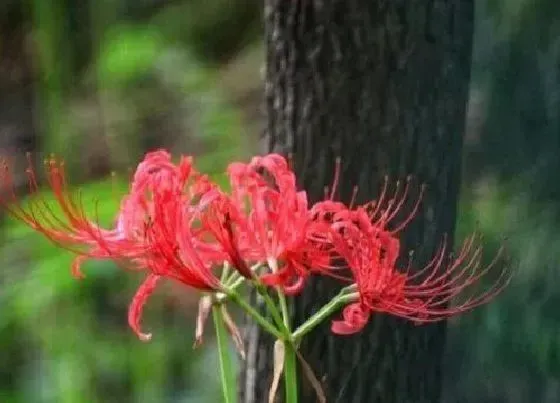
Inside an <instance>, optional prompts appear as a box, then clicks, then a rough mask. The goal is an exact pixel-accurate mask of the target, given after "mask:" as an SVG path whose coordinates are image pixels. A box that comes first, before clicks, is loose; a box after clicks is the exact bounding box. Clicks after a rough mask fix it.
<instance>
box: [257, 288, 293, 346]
mask: <svg viewBox="0 0 560 403" xmlns="http://www.w3.org/2000/svg"><path fill="white" fill-rule="evenodd" d="M257 281H258V280H257ZM255 289H256V290H257V292H258V293H259V295H260V296H261V297H263V300H264V303H265V305H266V308H267V309H268V312H269V313H270V315H271V316H272V319H273V320H274V322H276V325H277V326H278V327H280V328H281V330H282V331H283V332H284V333H285V336H286V337H287V336H289V335H290V333H291V332H290V328H289V323H288V326H286V317H287V316H285V315H284V312H283V311H282V312H281V311H279V310H278V308H277V307H276V304H275V303H274V301H273V300H272V298H270V295H268V291H267V290H266V288H265V287H264V286H263V285H262V284H260V283H258V282H255ZM284 302H285V301H284ZM286 313H287V309H286Z"/></svg>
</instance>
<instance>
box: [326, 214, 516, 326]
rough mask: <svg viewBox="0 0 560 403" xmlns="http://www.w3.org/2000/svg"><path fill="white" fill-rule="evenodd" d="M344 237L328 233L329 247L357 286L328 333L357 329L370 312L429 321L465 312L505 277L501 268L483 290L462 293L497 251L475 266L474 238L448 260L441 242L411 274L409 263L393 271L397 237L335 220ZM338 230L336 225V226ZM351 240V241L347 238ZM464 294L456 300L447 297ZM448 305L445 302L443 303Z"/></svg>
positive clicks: (504, 282)
mask: <svg viewBox="0 0 560 403" xmlns="http://www.w3.org/2000/svg"><path fill="white" fill-rule="evenodd" d="M340 226H341V227H345V228H343V230H344V233H345V234H346V236H347V237H343V236H342V235H340V234H339V232H338V231H335V233H334V240H335V243H336V245H335V247H336V249H337V251H338V252H339V253H340V255H341V256H342V257H343V258H344V260H345V261H346V262H347V264H348V266H349V268H350V270H351V271H352V274H353V277H354V281H355V283H356V285H357V289H358V293H359V299H358V301H356V302H354V303H352V304H350V305H348V306H347V307H346V308H345V309H344V310H343V319H342V320H339V321H333V323H332V331H333V332H334V333H337V334H352V333H355V332H358V331H360V330H361V329H362V328H363V327H364V326H365V324H366V323H367V321H368V320H369V317H370V315H371V314H372V313H373V312H381V313H388V314H391V315H395V316H398V317H401V318H404V319H408V320H411V321H413V322H414V323H417V324H421V323H429V322H437V321H441V320H444V319H446V318H448V317H451V316H454V315H457V314H460V313H463V312H466V311H469V310H471V309H473V308H475V307H477V306H480V305H482V304H484V303H486V302H488V301H489V300H491V299H492V298H493V297H495V296H496V295H497V294H498V293H499V292H501V291H502V290H503V289H504V287H505V286H506V285H507V284H508V282H509V278H510V276H509V275H508V272H507V271H506V270H503V271H501V273H500V275H499V277H498V279H497V280H496V281H495V282H494V283H493V284H492V286H490V287H489V288H488V289H487V290H486V291H484V292H480V293H473V294H470V295H469V294H468V291H469V288H470V287H471V286H473V285H475V284H476V283H477V282H478V281H479V280H480V279H481V278H482V277H484V276H485V275H487V274H488V272H489V271H490V270H491V268H492V267H494V265H495V263H496V262H497V260H498V258H499V256H500V254H501V249H500V252H499V253H498V254H497V256H496V257H495V258H494V260H493V261H492V262H491V263H490V264H489V265H488V266H486V267H482V268H481V264H480V263H481V258H482V248H481V247H480V246H476V247H475V240H476V236H475V235H472V236H471V237H470V238H468V239H467V240H466V241H465V242H464V244H463V246H462V249H461V251H460V253H459V254H458V256H457V257H456V258H454V259H447V258H446V256H447V253H446V245H445V241H444V242H443V244H442V246H441V247H440V249H439V250H438V252H437V253H436V255H435V257H434V258H433V259H432V260H431V261H430V262H429V263H428V264H427V265H426V266H425V267H424V268H423V269H422V270H420V271H417V272H415V273H411V271H410V264H409V267H408V268H407V269H406V270H405V271H404V272H400V271H398V269H397V267H396V260H397V258H398V254H399V241H398V240H397V239H396V238H388V239H387V238H386V239H381V238H379V237H376V236H370V235H367V234H365V233H364V232H362V231H361V230H359V229H358V228H357V227H356V226H354V225H348V224H345V223H341V224H340ZM339 229H340V228H339ZM348 239H351V240H352V242H350V243H349V242H348ZM465 294H467V297H466V298H464V299H463V301H462V302H460V303H457V304H453V300H454V299H455V298H457V297H461V296H464V295H465ZM449 304H451V306H449Z"/></svg>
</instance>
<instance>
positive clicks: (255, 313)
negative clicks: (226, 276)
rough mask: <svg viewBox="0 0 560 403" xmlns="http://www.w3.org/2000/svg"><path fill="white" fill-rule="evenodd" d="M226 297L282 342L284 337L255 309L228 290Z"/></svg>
mask: <svg viewBox="0 0 560 403" xmlns="http://www.w3.org/2000/svg"><path fill="white" fill-rule="evenodd" d="M228 295H229V297H230V298H231V300H232V301H233V302H235V303H237V304H238V305H239V306H240V307H241V308H242V309H243V310H244V311H245V312H246V313H247V314H248V315H249V316H251V317H252V318H253V319H254V320H255V321H256V322H257V323H258V324H259V325H261V326H262V328H263V329H264V330H266V331H267V332H269V333H270V334H272V335H273V336H274V337H276V338H277V339H278V340H284V339H285V338H286V336H285V335H284V334H282V333H281V332H280V331H279V330H278V329H277V328H276V327H274V325H273V324H272V323H270V322H269V321H268V320H267V319H266V318H265V317H264V316H262V315H261V314H260V313H259V312H258V311H257V310H256V309H255V308H253V307H252V306H251V305H250V304H249V303H247V301H245V300H244V299H243V298H241V296H240V295H239V294H238V293H236V292H235V291H233V290H228Z"/></svg>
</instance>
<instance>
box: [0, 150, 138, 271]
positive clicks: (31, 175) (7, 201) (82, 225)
mask: <svg viewBox="0 0 560 403" xmlns="http://www.w3.org/2000/svg"><path fill="white" fill-rule="evenodd" d="M28 159H29V160H30V158H29V156H28ZM2 165H3V167H2V169H3V171H2V172H0V179H1V185H2V190H3V191H4V192H3V193H4V194H6V195H7V196H4V197H2V196H0V206H1V207H3V208H4V209H5V210H6V211H7V212H8V213H9V214H10V215H12V216H13V217H14V218H16V219H18V220H20V221H21V222H23V223H24V224H26V225H28V226H29V227H30V228H32V229H34V230H35V231H37V232H39V233H41V234H43V235H44V236H45V237H46V238H48V239H49V240H51V241H52V242H53V243H55V244H57V245H59V246H61V247H63V248H65V249H68V250H70V251H72V252H74V253H76V254H78V257H77V258H76V259H75V261H74V263H73V264H72V272H73V274H74V275H75V276H76V277H81V272H80V270H79V266H80V264H81V263H82V262H83V260H84V259H86V258H100V259H105V258H111V257H112V256H111V252H110V249H111V248H112V246H111V245H115V244H118V245H119V246H120V247H121V248H125V247H126V248H132V244H131V243H130V241H129V240H128V239H126V238H125V237H123V235H122V232H121V229H120V227H119V225H117V228H116V229H114V230H106V229H103V228H101V227H99V225H97V224H96V223H94V222H93V221H91V220H89V219H88V218H87V217H86V214H85V213H84V211H83V206H82V203H81V198H80V195H79V194H78V195H77V196H72V195H71V194H70V193H69V191H68V189H67V184H66V179H65V172H64V162H59V161H57V160H56V159H55V158H54V157H50V158H49V159H48V160H46V161H45V167H46V172H47V181H48V184H49V186H50V188H51V190H52V192H53V195H54V197H55V201H56V203H57V205H58V209H59V210H60V213H57V212H55V210H54V209H53V207H52V206H51V205H50V204H49V203H48V202H47V201H46V200H45V199H44V198H43V197H42V196H40V195H39V192H38V190H39V186H38V182H37V179H36V175H35V171H34V170H33V167H32V165H31V162H29V166H28V168H27V170H26V173H27V176H28V181H29V190H30V193H31V195H32V196H33V197H32V198H30V200H29V202H28V206H27V208H24V207H23V206H22V205H21V203H20V202H19V200H18V198H17V196H16V194H15V190H14V185H13V177H12V174H11V172H10V169H9V168H8V165H7V164H6V163H5V162H3V163H2ZM125 206H126V203H123V209H124V208H126V207H125Z"/></svg>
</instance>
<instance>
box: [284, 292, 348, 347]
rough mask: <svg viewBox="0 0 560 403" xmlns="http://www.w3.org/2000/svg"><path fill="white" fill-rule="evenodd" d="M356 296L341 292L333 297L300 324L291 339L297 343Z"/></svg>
mask: <svg viewBox="0 0 560 403" xmlns="http://www.w3.org/2000/svg"><path fill="white" fill-rule="evenodd" d="M357 298H358V293H351V294H348V293H346V292H344V291H343V292H341V293H340V294H339V295H337V296H336V297H335V298H333V299H332V300H331V301H330V302H329V303H328V304H326V305H324V306H323V307H322V308H321V309H320V310H319V311H318V312H316V313H315V314H314V315H313V316H311V317H310V318H309V319H307V321H305V323H303V324H301V325H300V326H299V327H298V328H297V329H296V330H295V331H294V332H293V333H292V340H293V341H294V342H295V343H296V344H297V343H298V342H299V340H301V338H302V337H303V336H305V335H306V334H307V333H309V332H310V331H311V330H313V329H314V328H315V327H316V326H317V325H319V324H320V323H321V322H323V321H324V320H325V319H326V318H328V317H329V316H330V315H332V314H333V313H334V312H336V311H338V310H339V309H340V308H341V307H342V306H343V305H346V304H347V303H349V302H352V301H355V300H356V299H357Z"/></svg>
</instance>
